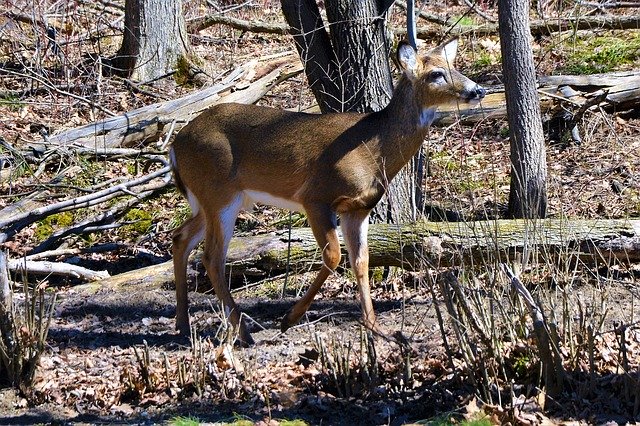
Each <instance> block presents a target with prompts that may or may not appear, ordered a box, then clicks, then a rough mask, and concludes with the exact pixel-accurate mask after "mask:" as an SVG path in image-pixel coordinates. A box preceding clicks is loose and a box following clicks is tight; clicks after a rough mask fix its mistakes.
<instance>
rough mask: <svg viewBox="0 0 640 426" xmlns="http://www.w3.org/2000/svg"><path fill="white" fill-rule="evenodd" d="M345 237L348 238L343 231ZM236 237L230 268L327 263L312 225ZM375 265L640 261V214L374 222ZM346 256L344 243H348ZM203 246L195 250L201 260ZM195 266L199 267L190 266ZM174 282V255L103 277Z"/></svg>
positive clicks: (244, 271)
mask: <svg viewBox="0 0 640 426" xmlns="http://www.w3.org/2000/svg"><path fill="white" fill-rule="evenodd" d="M341 240H342V238H341ZM290 243H291V252H290V255H288V254H287V247H288V244H289V240H288V232H285V231H283V232H281V233H272V234H267V235H257V236H246V237H236V238H233V239H232V240H231V243H230V246H229V253H228V256H227V265H226V266H227V273H229V274H230V275H231V276H232V277H238V278H239V277H249V278H253V279H260V278H265V277H267V276H271V275H275V274H279V273H282V272H283V271H284V270H285V269H286V267H287V262H290V268H291V270H292V271H294V272H296V271H308V270H313V269H319V268H320V266H321V256H320V250H319V248H318V246H317V245H316V242H315V240H314V238H313V234H312V232H311V229H310V228H297V229H293V230H292V232H291V241H290ZM369 251H370V259H369V265H370V266H371V267H376V266H398V267H402V268H405V269H407V270H420V269H425V268H429V267H437V266H443V267H446V266H461V265H466V266H469V267H471V266H474V265H475V266H480V267H484V266H486V265H493V266H496V267H497V265H498V263H504V262H509V261H513V260H515V259H519V260H520V259H523V258H526V259H528V262H529V263H536V262H558V261H572V260H573V261H579V262H583V263H585V264H588V265H603V264H604V265H611V264H615V263H622V264H630V263H633V262H640V219H635V220H626V219H623V220H563V219H546V220H539V221H530V220H498V221H479V222H426V221H421V222H417V223H413V224H406V225H389V224H372V225H371V226H370V228H369ZM342 252H343V259H346V250H345V248H344V246H342ZM200 255H201V254H200V253H198V254H197V255H196V263H199V257H200ZM192 272H193V271H192ZM172 282H173V265H172V262H171V261H169V262H165V263H161V264H158V265H153V266H149V267H146V268H142V269H139V270H135V271H131V272H127V273H123V274H120V275H116V276H113V277H111V278H108V279H106V280H102V281H99V282H98V283H96V284H95V286H96V287H95V288H100V287H102V286H109V287H119V286H128V285H136V286H138V285H148V286H156V287H157V286H160V285H163V284H166V283H172Z"/></svg>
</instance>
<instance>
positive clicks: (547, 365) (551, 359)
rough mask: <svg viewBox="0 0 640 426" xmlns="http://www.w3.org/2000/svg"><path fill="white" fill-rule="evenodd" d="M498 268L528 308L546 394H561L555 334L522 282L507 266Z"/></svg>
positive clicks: (559, 360) (562, 383)
mask: <svg viewBox="0 0 640 426" xmlns="http://www.w3.org/2000/svg"><path fill="white" fill-rule="evenodd" d="M500 267H501V268H502V270H503V271H504V273H505V274H506V275H507V277H508V278H509V281H510V282H511V285H512V287H513V288H514V289H515V290H516V291H517V292H518V294H520V296H521V297H522V298H523V299H524V301H525V302H526V304H527V307H528V308H529V312H530V314H531V317H532V318H533V330H534V332H535V335H536V340H537V344H538V352H539V356H540V362H541V363H542V366H543V368H544V379H545V384H546V386H547V393H548V394H549V395H550V396H552V397H553V396H556V395H558V394H559V393H560V392H562V389H563V387H564V382H565V376H566V373H565V371H564V368H563V366H562V355H561V354H560V351H559V348H558V344H559V342H558V341H555V340H553V339H552V337H554V334H555V333H551V331H550V327H549V326H550V324H547V321H546V320H545V318H544V313H543V311H542V309H541V308H540V307H539V306H538V304H537V303H536V301H535V300H534V299H533V296H531V293H529V290H527V288H526V287H525V286H524V284H523V283H522V281H520V279H519V278H518V277H517V276H516V275H515V274H514V272H513V271H512V270H511V268H510V267H509V266H508V265H507V264H505V263H501V264H500Z"/></svg>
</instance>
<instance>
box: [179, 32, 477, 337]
mask: <svg viewBox="0 0 640 426" xmlns="http://www.w3.org/2000/svg"><path fill="white" fill-rule="evenodd" d="M457 47H458V41H457V39H451V40H448V41H446V42H444V43H443V44H441V45H439V46H437V47H435V48H433V49H431V50H430V51H429V52H428V53H427V54H426V55H424V56H419V55H418V53H417V51H416V49H415V48H414V47H412V46H411V45H410V44H409V43H407V42H401V43H400V44H399V45H398V47H397V50H396V59H397V63H398V64H399V67H400V68H401V70H402V76H401V77H400V79H399V81H398V83H397V84H396V87H395V88H394V91H393V94H392V97H391V100H390V102H389V104H388V105H387V106H386V107H385V108H383V109H381V110H379V111H377V112H372V113H353V112H336V113H326V114H310V113H303V112H292V111H286V110H281V109H277V108H271V107H264V106H256V105H245V104H236V103H228V104H224V103H223V104H217V105H215V106H213V107H211V108H209V109H208V110H206V111H204V112H203V113H201V114H200V115H199V116H198V117H196V118H195V119H194V120H192V121H191V122H190V123H189V124H187V125H186V126H185V127H184V128H183V129H182V130H181V131H180V132H179V133H178V135H177V136H176V138H175V140H174V142H173V143H172V145H171V147H170V151H169V156H170V163H171V167H172V170H173V175H174V179H175V182H176V186H177V187H178V188H179V190H180V191H181V192H182V193H183V194H184V195H185V197H186V198H187V200H188V202H189V205H190V207H191V210H192V216H191V217H190V218H189V219H187V220H186V221H185V222H184V223H183V224H182V225H181V226H180V227H178V228H177V229H176V230H175V231H174V234H173V264H174V274H175V287H176V298H177V306H176V329H177V330H178V331H179V332H180V333H181V334H186V335H189V332H190V325H189V314H188V294H187V272H186V271H187V262H188V258H189V254H190V253H191V251H192V250H193V249H194V248H195V247H196V245H197V244H199V243H200V241H202V240H204V254H203V256H202V262H203V264H204V266H205V269H206V271H207V275H208V276H209V279H210V281H211V283H212V286H213V289H214V291H215V294H216V296H217V297H218V298H219V300H220V301H221V303H222V306H223V307H224V311H225V315H226V316H227V318H228V320H229V322H230V323H231V324H232V325H233V326H234V327H235V328H236V330H237V333H238V340H239V342H240V343H241V344H242V345H245V346H248V345H252V344H253V343H254V341H253V338H252V336H251V334H250V333H249V331H248V327H247V324H246V321H247V320H246V318H245V317H244V316H243V315H241V312H240V310H239V308H238V305H237V304H236V303H235V301H234V299H233V298H232V296H231V294H230V291H229V288H228V286H227V284H226V283H225V260H226V252H227V248H228V245H229V241H230V239H231V237H232V235H233V231H234V224H235V221H236V218H237V216H238V214H239V212H240V211H241V210H242V209H249V208H252V206H253V204H254V203H256V202H259V203H262V204H266V205H272V206H276V207H281V208H285V209H291V210H296V211H300V212H304V213H305V214H306V216H307V220H308V223H309V225H310V227H311V230H312V232H313V235H314V237H315V239H316V242H317V243H318V246H319V248H320V250H321V256H322V262H323V263H322V267H321V269H320V270H319V272H318V273H317V275H316V277H315V279H314V280H313V282H312V283H311V284H310V286H309V288H308V289H307V290H306V292H305V294H304V295H303V296H302V297H301V298H300V299H299V300H298V301H297V302H296V303H295V304H294V305H293V306H292V307H291V308H290V309H289V310H288V312H287V313H286V315H285V316H284V318H283V319H282V322H281V331H282V332H284V331H286V330H287V329H288V328H290V327H291V326H293V325H295V324H297V323H298V322H299V320H300V319H301V318H302V316H303V315H304V314H305V313H306V312H307V310H308V309H309V307H310V305H311V303H312V302H313V300H314V297H315V295H316V294H317V293H318V291H319V290H320V288H321V286H322V285H323V283H324V282H325V280H326V279H327V278H328V277H329V276H330V275H331V274H332V273H334V271H335V270H336V268H337V267H338V266H339V263H340V258H341V252H340V242H339V239H338V232H337V226H338V217H339V219H340V227H341V230H342V234H343V238H344V242H345V246H346V248H347V253H348V257H349V262H350V265H351V268H352V269H353V272H354V275H355V280H356V283H357V288H358V297H359V300H360V305H361V312H362V324H363V325H364V326H365V327H366V328H368V329H371V330H374V331H375V330H377V324H376V316H375V312H374V308H373V302H372V299H371V292H370V284H369V275H368V269H369V250H368V243H367V232H368V227H369V213H370V212H371V210H372V209H373V208H374V207H375V206H376V204H377V203H378V201H379V200H380V199H381V198H382V196H383V194H384V193H385V190H386V188H387V186H388V182H389V181H391V179H393V177H394V176H395V175H396V174H397V173H398V172H399V171H400V169H401V168H402V167H403V166H404V165H406V164H407V163H408V162H409V160H410V159H411V158H412V157H413V156H414V155H415V154H416V153H417V151H418V149H419V148H420V146H421V145H422V143H423V141H424V139H425V137H426V136H427V132H428V129H429V126H430V125H431V124H432V122H433V121H434V120H435V118H436V111H437V109H438V107H440V106H443V105H447V104H452V103H453V104H455V103H464V104H469V103H476V102H479V101H480V100H482V99H483V98H484V96H485V94H486V90H485V89H484V88H483V87H481V86H479V85H478V84H476V83H475V82H473V81H471V80H470V79H469V78H467V77H465V76H464V75H463V74H461V73H460V72H459V71H457V70H456V69H455V68H454V67H453V62H454V60H455V57H456V54H457Z"/></svg>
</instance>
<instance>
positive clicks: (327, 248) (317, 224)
mask: <svg viewBox="0 0 640 426" xmlns="http://www.w3.org/2000/svg"><path fill="white" fill-rule="evenodd" d="M305 212H306V213H307V219H308V220H309V225H311V230H312V231H313V235H314V237H315V239H316V241H317V242H318V245H319V246H320V249H321V250H322V263H323V264H322V268H321V269H320V272H318V275H317V276H316V278H315V280H314V281H313V283H312V284H311V286H310V287H309V289H308V290H307V292H306V293H305V294H304V296H302V298H301V299H300V300H298V302H297V303H296V304H295V305H293V307H292V308H291V309H289V312H287V314H286V315H285V316H284V318H283V319H282V323H281V325H280V330H282V331H283V332H284V331H287V329H289V327H291V326H292V325H294V324H296V323H298V321H300V318H302V316H303V315H304V314H305V312H307V310H308V309H309V306H311V302H313V299H314V298H315V296H316V294H317V293H318V291H319V290H320V288H321V287H322V284H323V283H324V282H325V280H326V279H327V277H328V276H329V275H330V274H331V273H332V272H333V271H335V269H336V268H337V267H338V264H339V263H340V240H339V239H338V233H337V231H336V215H335V213H334V212H333V211H332V210H331V208H329V206H325V205H320V206H305Z"/></svg>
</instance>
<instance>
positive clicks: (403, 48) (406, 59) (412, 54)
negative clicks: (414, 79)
mask: <svg viewBox="0 0 640 426" xmlns="http://www.w3.org/2000/svg"><path fill="white" fill-rule="evenodd" d="M397 59H398V63H399V64H400V68H402V69H403V70H404V71H406V72H407V73H409V74H410V75H413V76H416V75H417V74H418V61H419V59H418V55H417V53H416V51H415V49H414V48H413V47H412V46H411V45H410V44H409V43H407V42H406V41H402V42H400V44H399V45H398V51H397Z"/></svg>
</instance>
